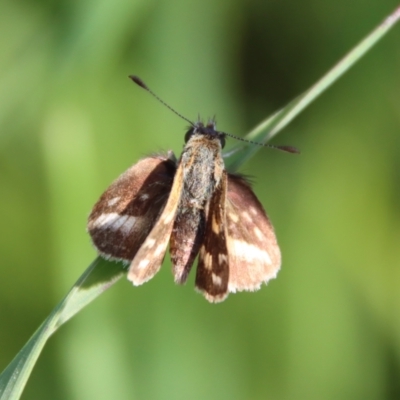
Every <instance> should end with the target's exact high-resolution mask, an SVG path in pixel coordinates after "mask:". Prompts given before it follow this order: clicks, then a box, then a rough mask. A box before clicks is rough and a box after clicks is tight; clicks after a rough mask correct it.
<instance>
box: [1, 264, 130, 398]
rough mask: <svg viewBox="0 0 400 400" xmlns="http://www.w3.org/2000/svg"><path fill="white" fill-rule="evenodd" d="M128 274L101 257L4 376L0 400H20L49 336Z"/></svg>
mask: <svg viewBox="0 0 400 400" xmlns="http://www.w3.org/2000/svg"><path fill="white" fill-rule="evenodd" d="M124 274H125V271H124V270H123V267H122V265H121V264H117V263H114V262H110V261H106V260H104V259H102V258H100V257H98V258H97V259H96V260H95V261H93V263H92V264H91V265H90V266H89V267H88V268H87V269H86V271H85V272H84V273H83V274H82V275H81V277H80V278H79V279H78V281H77V282H76V283H75V285H74V286H73V287H72V289H71V290H70V291H69V292H68V294H67V296H66V297H65V298H64V299H63V300H62V301H61V302H60V303H59V304H58V305H57V306H56V307H55V308H54V310H53V311H52V312H51V313H50V315H49V316H48V317H47V319H46V320H45V321H44V322H43V324H42V325H41V326H40V327H39V329H38V330H37V331H36V332H35V333H34V334H33V336H32V337H31V338H30V339H29V340H28V342H27V343H26V344H25V346H24V347H23V348H22V349H21V350H20V352H19V353H18V354H17V355H16V356H15V358H14V359H13V360H12V361H11V363H10V364H9V365H8V366H7V367H6V369H5V370H4V371H3V372H2V373H1V375H0V400H16V399H19V398H20V396H21V394H22V391H23V389H24V387H25V385H26V383H27V381H28V378H29V376H30V374H31V372H32V369H33V367H34V365H35V363H36V361H37V359H38V358H39V355H40V353H41V351H42V349H43V347H44V345H45V344H46V342H47V340H48V339H49V337H50V336H51V335H52V334H53V333H54V332H55V331H56V330H57V329H58V328H59V327H60V326H61V325H62V324H64V323H65V322H66V321H68V320H69V319H70V318H72V317H73V316H74V315H75V314H77V313H78V312H79V311H80V310H81V309H82V308H84V307H85V306H87V305H88V304H89V303H90V302H92V301H93V300H94V299H95V298H96V297H97V296H99V295H100V294H102V293H103V292H105V291H106V290H107V289H108V288H109V287H111V286H112V285H113V284H114V283H116V282H117V281H118V280H119V279H120V278H121V277H122V276H123V275H124Z"/></svg>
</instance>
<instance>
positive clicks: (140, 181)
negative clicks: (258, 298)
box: [87, 77, 295, 303]
mask: <svg viewBox="0 0 400 400" xmlns="http://www.w3.org/2000/svg"><path fill="white" fill-rule="evenodd" d="M131 79H132V80H134V81H135V82H136V83H137V84H139V85H140V86H142V87H144V88H145V89H146V90H148V91H150V89H148V88H147V86H146V85H145V84H144V82H143V81H141V80H140V78H137V77H131ZM151 93H152V92H151ZM168 107H169V106H168ZM189 122H190V121H189ZM226 136H227V134H226V133H223V132H220V131H218V130H217V129H216V124H215V122H214V121H213V120H210V121H209V122H208V123H207V124H203V123H202V122H201V121H198V122H196V123H191V126H190V128H189V130H188V131H187V132H186V134H185V146H184V149H183V151H182V154H181V156H180V158H179V160H177V159H176V157H175V155H174V154H173V153H172V152H168V153H167V154H164V155H160V154H158V155H153V156H149V157H145V158H143V159H141V160H140V161H139V162H137V163H136V164H135V165H133V166H132V167H130V168H129V169H128V170H127V171H126V172H124V173H123V174H122V175H121V176H120V177H119V178H117V180H115V181H114V182H113V183H112V184H111V186H110V187H109V188H108V189H107V190H106V191H105V192H104V193H103V194H102V196H101V197H100V199H99V200H98V202H97V203H96V204H95V206H94V207H93V210H92V212H91V213H90V216H89V219H88V226H87V227H88V232H89V234H90V236H91V238H92V241H93V243H94V246H95V247H96V249H97V250H98V252H99V254H100V255H101V256H103V257H104V258H106V259H111V260H119V261H122V262H124V263H127V264H129V269H128V279H129V280H130V281H131V282H132V283H133V284H134V285H141V284H143V283H145V282H147V281H148V280H150V279H151V278H153V276H154V275H155V274H156V273H157V272H158V271H159V269H160V267H161V265H162V263H163V260H164V257H165V254H166V252H167V247H168V245H169V252H170V257H171V261H172V270H173V276H174V279H175V282H176V283H178V284H183V283H185V282H186V280H187V278H188V275H189V272H190V270H191V268H192V265H193V263H194V261H195V259H196V258H198V263H197V270H196V279H195V285H196V289H197V290H198V291H200V292H201V293H202V294H203V295H204V297H205V298H206V299H207V300H208V301H210V302H212V303H216V302H220V301H223V300H224V299H225V298H226V297H227V296H228V294H229V293H234V292H237V291H243V290H249V291H254V290H258V289H259V288H260V286H261V284H262V283H263V282H265V283H266V282H268V281H269V280H270V279H272V278H275V277H276V275H277V273H278V270H279V269H280V265H281V253H280V249H279V246H278V243H277V240H276V236H275V233H274V229H273V226H272V224H271V222H270V220H269V218H268V217H267V214H266V213H265V211H264V209H263V206H262V205H261V203H260V202H259V200H258V199H257V197H256V196H255V194H254V193H253V191H252V189H251V187H250V184H249V183H248V182H247V181H246V179H245V178H244V177H242V176H240V175H237V174H231V173H228V172H227V171H226V169H225V166H224V161H223V157H222V148H223V147H224V144H225V138H226ZM290 149H291V148H285V149H284V150H286V151H291V150H290ZM291 152H295V151H291Z"/></svg>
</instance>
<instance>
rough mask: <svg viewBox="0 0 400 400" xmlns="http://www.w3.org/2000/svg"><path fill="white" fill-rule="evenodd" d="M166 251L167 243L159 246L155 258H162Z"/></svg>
mask: <svg viewBox="0 0 400 400" xmlns="http://www.w3.org/2000/svg"><path fill="white" fill-rule="evenodd" d="M164 250H166V245H165V243H161V244H159V245H158V246H157V248H156V250H155V251H154V257H158V256H160V255H161V254H162V253H163V251H164Z"/></svg>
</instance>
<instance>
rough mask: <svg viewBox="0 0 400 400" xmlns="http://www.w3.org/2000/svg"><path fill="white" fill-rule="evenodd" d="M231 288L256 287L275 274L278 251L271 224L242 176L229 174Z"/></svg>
mask: <svg viewBox="0 0 400 400" xmlns="http://www.w3.org/2000/svg"><path fill="white" fill-rule="evenodd" d="M226 225H227V244H228V253H229V284H228V289H229V291H230V292H236V291H241V290H258V289H259V288H260V286H261V284H262V283H263V282H268V281H269V280H270V279H272V278H275V277H276V275H277V273H278V270H279V268H280V265H281V253H280V250H279V246H278V243H277V241H276V237H275V232H274V228H273V226H272V224H271V222H270V221H269V219H268V217H267V215H266V213H265V211H264V209H263V207H262V205H261V203H260V202H259V201H258V199H257V198H256V196H255V195H254V193H253V191H252V190H251V188H250V185H249V184H248V183H247V182H246V181H245V180H244V178H242V177H239V176H236V175H231V174H229V176H228V192H227V201H226Z"/></svg>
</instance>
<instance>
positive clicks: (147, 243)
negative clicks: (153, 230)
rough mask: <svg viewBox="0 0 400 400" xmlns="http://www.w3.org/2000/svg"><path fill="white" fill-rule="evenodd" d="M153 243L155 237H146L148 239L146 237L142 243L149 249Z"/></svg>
mask: <svg viewBox="0 0 400 400" xmlns="http://www.w3.org/2000/svg"><path fill="white" fill-rule="evenodd" d="M155 243H156V240H155V239H153V238H148V239H146V242H145V243H144V246H145V247H148V248H149V249H151V248H152V247H153V246H154V244H155Z"/></svg>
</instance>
